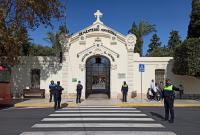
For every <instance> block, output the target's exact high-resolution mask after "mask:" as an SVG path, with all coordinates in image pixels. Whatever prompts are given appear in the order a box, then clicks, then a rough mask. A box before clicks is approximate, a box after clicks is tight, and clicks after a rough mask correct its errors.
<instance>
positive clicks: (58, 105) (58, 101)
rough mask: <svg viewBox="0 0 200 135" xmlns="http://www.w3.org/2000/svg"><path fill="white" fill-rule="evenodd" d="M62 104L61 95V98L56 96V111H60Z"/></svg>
mask: <svg viewBox="0 0 200 135" xmlns="http://www.w3.org/2000/svg"><path fill="white" fill-rule="evenodd" d="M60 103H61V95H60V96H54V109H55V110H56V109H60Z"/></svg>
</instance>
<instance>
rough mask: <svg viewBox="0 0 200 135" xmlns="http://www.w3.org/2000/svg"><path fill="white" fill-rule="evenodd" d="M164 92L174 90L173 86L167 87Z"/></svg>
mask: <svg viewBox="0 0 200 135" xmlns="http://www.w3.org/2000/svg"><path fill="white" fill-rule="evenodd" d="M164 90H166V91H172V90H173V85H169V86H165V87H164Z"/></svg>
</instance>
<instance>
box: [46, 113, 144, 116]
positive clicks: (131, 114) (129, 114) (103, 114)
mask: <svg viewBox="0 0 200 135" xmlns="http://www.w3.org/2000/svg"><path fill="white" fill-rule="evenodd" d="M49 116H83V117H84V116H97V117H98V116H119V117H120V116H147V115H146V114H139V113H128V114H127V113H124V114H123V113H121V114H117V113H96V114H95V113H82V114H70V113H69V114H50V115H49Z"/></svg>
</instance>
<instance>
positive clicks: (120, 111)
mask: <svg viewBox="0 0 200 135" xmlns="http://www.w3.org/2000/svg"><path fill="white" fill-rule="evenodd" d="M56 112H69V113H74V112H83V113H98V112H109V113H111V112H112V113H122V112H141V111H132V110H116V111H113V110H98V111H93V110H87V111H85V110H74V111H72V110H65V111H62V110H59V111H56Z"/></svg>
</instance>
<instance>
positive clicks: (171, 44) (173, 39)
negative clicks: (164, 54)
mask: <svg viewBox="0 0 200 135" xmlns="http://www.w3.org/2000/svg"><path fill="white" fill-rule="evenodd" d="M169 35H170V36H169V41H168V45H167V47H168V48H169V49H171V50H174V49H175V48H176V47H178V46H179V45H180V44H181V40H180V36H179V34H178V31H175V30H172V31H171V32H170V33H169Z"/></svg>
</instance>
